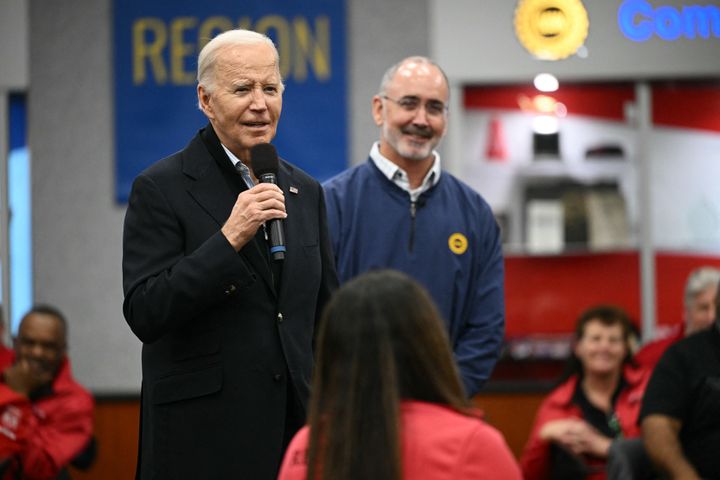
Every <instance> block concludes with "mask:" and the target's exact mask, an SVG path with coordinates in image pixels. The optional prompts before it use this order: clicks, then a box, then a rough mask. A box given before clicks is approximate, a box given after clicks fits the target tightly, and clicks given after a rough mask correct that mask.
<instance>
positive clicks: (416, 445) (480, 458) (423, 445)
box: [278, 401, 522, 480]
mask: <svg viewBox="0 0 720 480" xmlns="http://www.w3.org/2000/svg"><path fill="white" fill-rule="evenodd" d="M401 416H402V431H401V435H402V468H403V478H405V479H413V480H464V479H483V478H492V479H499V478H501V479H503V480H516V479H517V480H521V479H522V476H521V474H520V468H519V467H518V464H517V462H516V461H515V458H514V457H513V455H512V453H511V452H510V449H509V448H508V446H507V444H506V443H505V439H504V438H503V437H502V435H501V434H500V432H498V431H497V430H496V429H494V428H493V427H491V426H489V425H487V424H486V423H485V422H483V421H482V420H480V419H479V418H477V417H469V416H467V415H463V414H461V413H458V412H457V411H455V410H453V409H451V408H449V407H445V406H442V405H438V404H433V403H425V402H417V401H404V402H403V403H402V405H401ZM308 434H309V429H308V427H304V428H303V429H302V430H300V431H299V432H298V433H297V435H295V438H293V440H292V442H291V443H290V446H289V447H288V451H287V452H286V454H285V459H284V460H283V464H282V468H281V469H280V475H279V477H278V479H279V480H305V476H306V471H307V465H306V463H305V457H306V454H307V449H308V441H309V435H308Z"/></svg>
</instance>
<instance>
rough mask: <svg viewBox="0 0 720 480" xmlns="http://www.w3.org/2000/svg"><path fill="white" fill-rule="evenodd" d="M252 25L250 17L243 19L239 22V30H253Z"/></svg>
mask: <svg viewBox="0 0 720 480" xmlns="http://www.w3.org/2000/svg"><path fill="white" fill-rule="evenodd" d="M251 26H252V25H251V24H250V17H242V18H240V19H239V20H238V23H237V28H242V29H243V30H251Z"/></svg>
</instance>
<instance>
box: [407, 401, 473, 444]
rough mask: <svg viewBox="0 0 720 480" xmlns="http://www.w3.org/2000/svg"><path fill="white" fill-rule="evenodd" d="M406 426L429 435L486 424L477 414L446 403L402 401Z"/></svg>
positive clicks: (456, 433) (469, 429) (451, 432)
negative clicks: (456, 408)
mask: <svg viewBox="0 0 720 480" xmlns="http://www.w3.org/2000/svg"><path fill="white" fill-rule="evenodd" d="M401 411H402V418H403V423H404V424H405V426H406V428H409V429H410V430H413V431H415V432H416V433H421V432H423V433H422V434H423V435H424V436H425V437H426V438H427V437H431V436H440V437H443V436H448V435H449V436H454V435H458V434H461V432H463V431H465V432H470V431H472V430H475V429H476V428H478V427H480V428H484V427H485V426H487V425H486V424H485V423H484V422H483V421H482V420H481V418H480V417H479V416H477V415H473V414H471V413H470V412H468V413H465V412H459V411H457V410H455V409H454V408H452V407H450V406H448V405H441V404H437V403H430V402H420V401H414V400H411V401H404V402H403V403H402V406H401Z"/></svg>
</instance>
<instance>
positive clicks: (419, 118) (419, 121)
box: [413, 104, 429, 125]
mask: <svg viewBox="0 0 720 480" xmlns="http://www.w3.org/2000/svg"><path fill="white" fill-rule="evenodd" d="M413 123H414V124H415V125H429V121H428V113H427V110H426V108H425V105H424V104H420V105H419V106H418V108H417V109H416V110H415V116H414V117H413Z"/></svg>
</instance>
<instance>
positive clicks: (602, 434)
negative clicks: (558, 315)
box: [520, 305, 649, 480]
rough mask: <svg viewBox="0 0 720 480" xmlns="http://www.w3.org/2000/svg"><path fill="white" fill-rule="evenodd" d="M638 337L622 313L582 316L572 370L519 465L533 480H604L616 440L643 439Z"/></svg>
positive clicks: (643, 381) (644, 374) (608, 310)
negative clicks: (639, 422) (634, 342)
mask: <svg viewBox="0 0 720 480" xmlns="http://www.w3.org/2000/svg"><path fill="white" fill-rule="evenodd" d="M632 336H633V327H632V324H631V323H630V320H629V319H628V316H627V315H626V314H625V312H624V311H623V310H621V309H619V308H616V307H613V306H608V305H600V306H597V307H594V308H590V309H589V310H586V311H585V312H583V313H582V315H580V318H579V319H578V320H577V324H576V326H575V343H574V346H573V347H574V348H573V353H572V355H571V357H570V360H569V363H568V366H569V368H568V369H567V371H566V373H565V374H564V375H563V378H562V379H561V381H560V385H559V386H558V387H557V388H555V389H554V390H553V391H552V392H550V394H549V395H548V396H547V397H546V398H545V400H544V401H543V403H542V404H541V405H540V408H539V409H538V413H537V415H536V417H535V423H534V425H533V427H532V431H531V432H530V438H529V439H528V443H527V445H526V446H525V450H524V452H523V455H522V458H521V459H520V463H521V466H522V471H523V475H524V477H525V479H526V480H543V479H553V480H560V479H565V478H568V479H573V480H579V479H585V478H588V479H598V480H599V479H604V478H606V464H607V458H608V453H609V452H610V447H611V445H612V443H613V441H615V440H617V439H628V438H634V437H639V436H640V430H639V427H638V425H637V419H638V414H639V413H640V404H641V400H642V396H643V393H644V391H645V386H646V385H647V381H648V378H649V372H648V371H646V370H644V369H641V368H636V367H635V365H634V364H633V362H632V348H631V340H632Z"/></svg>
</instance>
